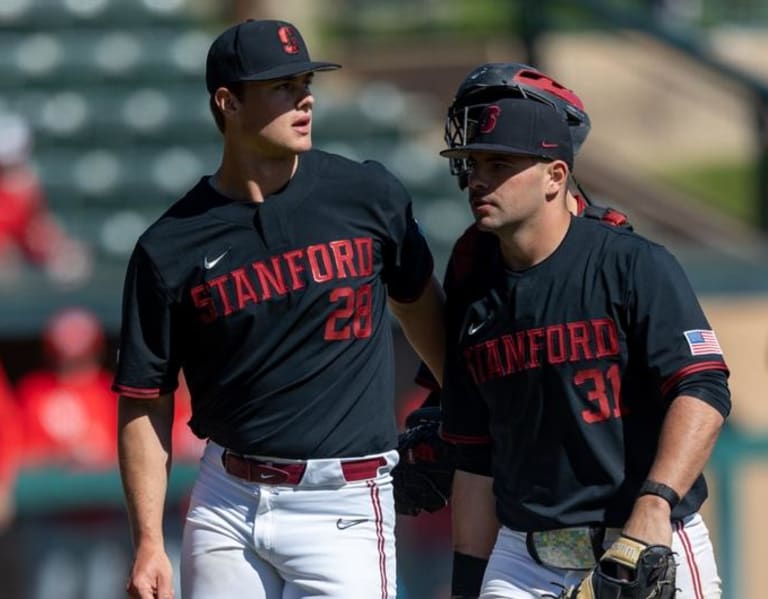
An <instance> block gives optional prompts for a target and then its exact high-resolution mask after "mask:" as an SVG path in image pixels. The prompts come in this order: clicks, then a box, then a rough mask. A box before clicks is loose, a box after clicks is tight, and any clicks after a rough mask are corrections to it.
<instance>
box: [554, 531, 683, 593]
mask: <svg viewBox="0 0 768 599" xmlns="http://www.w3.org/2000/svg"><path fill="white" fill-rule="evenodd" d="M675 568H676V565H675V558H674V555H673V553H672V550H671V549H670V548H669V547H666V546H664V545H647V544H645V543H643V542H642V541H638V540H637V539H633V538H630V537H626V536H620V537H619V538H618V539H616V541H615V542H614V543H613V545H611V547H610V548H609V549H608V551H606V552H605V553H604V554H603V557H601V558H600V561H599V562H598V564H597V566H595V567H594V569H593V570H592V571H591V572H590V573H589V574H588V575H587V577H586V578H585V579H584V580H582V581H581V582H580V583H579V584H578V585H577V586H576V587H573V588H571V589H568V590H566V591H563V593H562V594H561V595H560V598H561V599H674V597H675V591H676V589H675ZM625 578H627V579H628V580H625Z"/></svg>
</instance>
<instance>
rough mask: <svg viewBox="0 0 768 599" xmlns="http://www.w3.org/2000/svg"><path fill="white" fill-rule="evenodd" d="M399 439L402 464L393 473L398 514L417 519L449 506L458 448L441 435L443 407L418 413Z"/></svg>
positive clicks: (407, 424)
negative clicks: (421, 515)
mask: <svg viewBox="0 0 768 599" xmlns="http://www.w3.org/2000/svg"><path fill="white" fill-rule="evenodd" d="M405 426H406V431H405V432H404V433H402V434H401V435H400V437H399V438H398V447H397V449H398V451H399V452H400V462H399V463H398V464H397V466H396V467H395V469H394V470H393V471H392V479H393V481H392V482H393V485H394V495H395V511H396V512H397V513H398V514H403V515H406V516H416V515H417V514H419V512H421V511H422V510H425V511H427V512H436V511H438V510H439V509H442V508H444V507H445V506H446V505H447V504H448V498H449V497H450V496H451V484H452V483H453V471H454V468H455V463H454V446H453V445H452V444H450V443H447V442H446V441H443V440H442V439H441V438H440V435H439V428H440V408H438V407H428V408H419V409H418V410H414V411H413V412H411V414H409V415H408V418H407V419H406V421H405Z"/></svg>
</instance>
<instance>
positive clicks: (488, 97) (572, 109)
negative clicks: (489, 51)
mask: <svg viewBox="0 0 768 599" xmlns="http://www.w3.org/2000/svg"><path fill="white" fill-rule="evenodd" d="M501 98H530V99H531V100H535V101H538V102H543V103H544V104H548V105H549V106H552V107H553V108H554V109H555V110H556V111H557V112H558V113H560V114H561V115H562V116H563V118H564V119H565V120H566V122H567V123H568V127H569V129H570V131H571V139H572V140H573V152H574V154H577V153H578V151H579V149H580V148H581V144H582V143H584V140H585V139H586V138H587V135H588V134H589V129H590V121H589V115H587V113H586V112H585V111H584V104H583V102H582V101H581V99H580V98H579V97H578V96H577V95H576V94H575V93H574V92H573V91H572V90H570V89H568V88H567V87H565V86H563V85H561V84H560V83H558V82H557V81H555V80H554V79H552V77H550V76H549V75H545V74H544V73H542V72H541V71H539V70H538V69H535V68H534V67H532V66H530V65H527V64H521V63H515V62H500V63H489V64H484V65H482V66H480V67H477V68H476V69H473V70H472V71H471V72H470V73H469V74H468V75H467V76H466V77H465V79H464V81H462V82H461V85H459V88H458V89H457V90H456V95H455V96H454V99H453V102H452V103H451V105H450V106H449V108H448V115H447V116H446V119H445V143H446V144H447V145H448V147H449V148H454V147H456V146H461V145H464V143H465V140H466V137H467V129H468V127H470V126H471V125H472V124H473V123H474V122H476V121H477V120H478V117H479V115H480V113H481V112H482V109H483V107H484V106H486V105H488V104H489V103H491V102H494V101H496V100H499V99H501ZM450 166H451V173H452V174H454V175H457V176H458V177H459V185H460V186H461V188H462V189H463V188H464V187H466V171H467V167H466V163H465V161H464V160H462V159H455V158H454V159H451V160H450Z"/></svg>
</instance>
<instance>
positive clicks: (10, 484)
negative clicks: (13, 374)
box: [0, 364, 22, 531]
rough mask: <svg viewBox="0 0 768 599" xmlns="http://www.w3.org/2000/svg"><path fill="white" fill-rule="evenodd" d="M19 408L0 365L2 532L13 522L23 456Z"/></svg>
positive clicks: (0, 517) (0, 504)
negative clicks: (16, 490)
mask: <svg viewBox="0 0 768 599" xmlns="http://www.w3.org/2000/svg"><path fill="white" fill-rule="evenodd" d="M18 421H19V420H18V407H17V406H16V400H15V398H14V395H13V389H12V387H11V384H10V382H9V381H8V377H7V376H6V374H5V370H4V369H3V366H2V364H0V531H2V530H4V529H5V528H6V527H7V526H8V525H9V524H10V523H11V521H12V520H13V515H14V503H13V493H14V488H15V484H16V475H17V474H18V469H19V456H20V455H21V438H22V437H21V434H20V431H19V427H18V426H17V424H16V423H17V422H18Z"/></svg>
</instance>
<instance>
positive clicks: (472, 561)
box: [451, 551, 488, 599]
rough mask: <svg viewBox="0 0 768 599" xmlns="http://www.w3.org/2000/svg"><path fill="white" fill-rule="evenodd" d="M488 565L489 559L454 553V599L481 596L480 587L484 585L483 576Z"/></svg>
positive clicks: (452, 578)
mask: <svg viewBox="0 0 768 599" xmlns="http://www.w3.org/2000/svg"><path fill="white" fill-rule="evenodd" d="M487 565H488V560H487V559H483V558H481V557H475V556H473V555H466V554H464V553H459V552H457V551H454V552H453V573H452V575H451V597H452V598H453V599H474V598H475V597H477V596H478V595H480V587H481V586H482V584H483V575H484V574H485V567H486V566H487Z"/></svg>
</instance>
